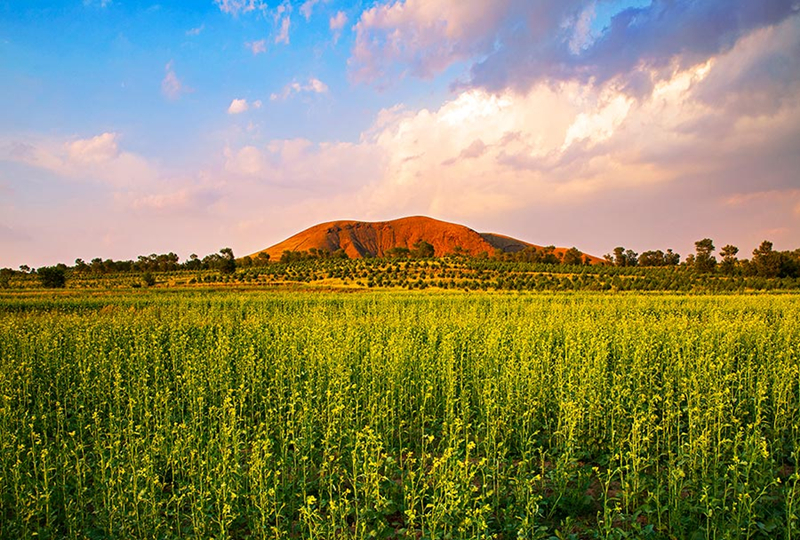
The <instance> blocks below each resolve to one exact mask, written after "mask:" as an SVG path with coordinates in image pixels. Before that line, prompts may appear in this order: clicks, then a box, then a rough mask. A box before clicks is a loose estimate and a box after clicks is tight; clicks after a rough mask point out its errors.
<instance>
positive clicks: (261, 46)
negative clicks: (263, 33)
mask: <svg viewBox="0 0 800 540" xmlns="http://www.w3.org/2000/svg"><path fill="white" fill-rule="evenodd" d="M244 45H245V47H247V48H248V49H250V52H251V53H253V55H258V54H262V53H265V52H267V40H266V39H260V40H258V41H248V42H247V43H245V44H244Z"/></svg>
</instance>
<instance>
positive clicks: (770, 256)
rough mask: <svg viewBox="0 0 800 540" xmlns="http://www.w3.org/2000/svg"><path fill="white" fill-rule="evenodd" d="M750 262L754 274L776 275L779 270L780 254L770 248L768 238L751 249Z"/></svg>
mask: <svg viewBox="0 0 800 540" xmlns="http://www.w3.org/2000/svg"><path fill="white" fill-rule="evenodd" d="M751 263H752V265H753V268H754V270H755V272H756V274H757V275H759V276H761V277H765V278H773V277H777V276H778V273H779V272H780V255H779V254H778V253H777V252H776V251H773V250H772V242H770V241H768V240H764V241H763V242H761V245H760V246H758V248H756V249H754V250H753V259H752V261H751Z"/></svg>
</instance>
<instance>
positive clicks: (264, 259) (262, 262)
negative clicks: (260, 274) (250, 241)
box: [253, 251, 269, 266]
mask: <svg viewBox="0 0 800 540" xmlns="http://www.w3.org/2000/svg"><path fill="white" fill-rule="evenodd" d="M253 264H255V265H256V266H267V264H269V253H267V252H266V251H262V252H261V253H259V254H258V255H256V258H255V260H254V261H253Z"/></svg>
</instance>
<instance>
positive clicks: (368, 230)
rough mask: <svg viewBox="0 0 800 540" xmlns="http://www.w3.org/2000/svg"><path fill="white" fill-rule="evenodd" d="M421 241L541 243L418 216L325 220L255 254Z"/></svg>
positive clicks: (353, 250)
mask: <svg viewBox="0 0 800 540" xmlns="http://www.w3.org/2000/svg"><path fill="white" fill-rule="evenodd" d="M419 241H425V242H428V243H429V244H431V245H433V248H434V251H435V253H436V255H447V254H450V253H455V252H457V251H460V252H462V253H465V254H469V255H473V256H477V255H480V254H481V253H487V254H489V255H491V254H492V253H494V252H495V250H497V249H500V250H502V251H503V252H506V253H513V252H516V251H521V250H522V249H525V248H526V247H529V246H533V247H537V248H540V247H541V246H538V245H536V244H531V243H529V242H525V241H523V240H517V239H515V238H510V237H507V236H502V235H499V234H492V233H478V232H476V231H474V230H472V229H470V228H469V227H465V226H464V225H458V224H455V223H448V222H446V221H439V220H437V219H433V218H429V217H424V216H415V217H406V218H401V219H395V220H392V221H379V222H366V221H331V222H328V223H321V224H319V225H315V226H313V227H310V228H308V229H306V230H304V231H302V232H300V233H298V234H296V235H294V236H292V237H290V238H287V239H286V240H284V241H283V242H280V243H278V244H275V245H274V246H272V247H269V248H267V249H265V250H262V251H259V252H257V253H254V254H253V255H251V256H252V257H255V256H257V255H258V253H262V252H266V253H268V254H269V256H270V260H273V261H276V260H279V259H280V257H281V254H282V253H283V252H284V251H309V250H311V249H317V250H323V251H329V252H333V251H337V250H339V249H342V250H344V252H345V253H347V255H348V256H349V257H350V258H361V257H369V256H372V257H383V256H385V255H386V253H387V252H388V251H389V250H390V249H392V248H396V247H402V248H409V249H411V248H413V246H414V244H416V243H417V242H419ZM564 251H566V248H556V253H563V252H564ZM590 258H591V260H592V262H600V260H601V259H599V258H597V257H593V256H590Z"/></svg>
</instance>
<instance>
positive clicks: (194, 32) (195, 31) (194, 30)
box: [186, 24, 206, 36]
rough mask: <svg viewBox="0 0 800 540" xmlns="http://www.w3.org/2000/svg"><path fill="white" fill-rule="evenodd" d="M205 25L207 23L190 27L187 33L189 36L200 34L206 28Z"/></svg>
mask: <svg viewBox="0 0 800 540" xmlns="http://www.w3.org/2000/svg"><path fill="white" fill-rule="evenodd" d="M205 27H206V25H205V24H201V25H200V26H198V27H197V28H192V29H190V30H187V31H186V35H187V36H199V35H200V32H202V31H203V30H205Z"/></svg>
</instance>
